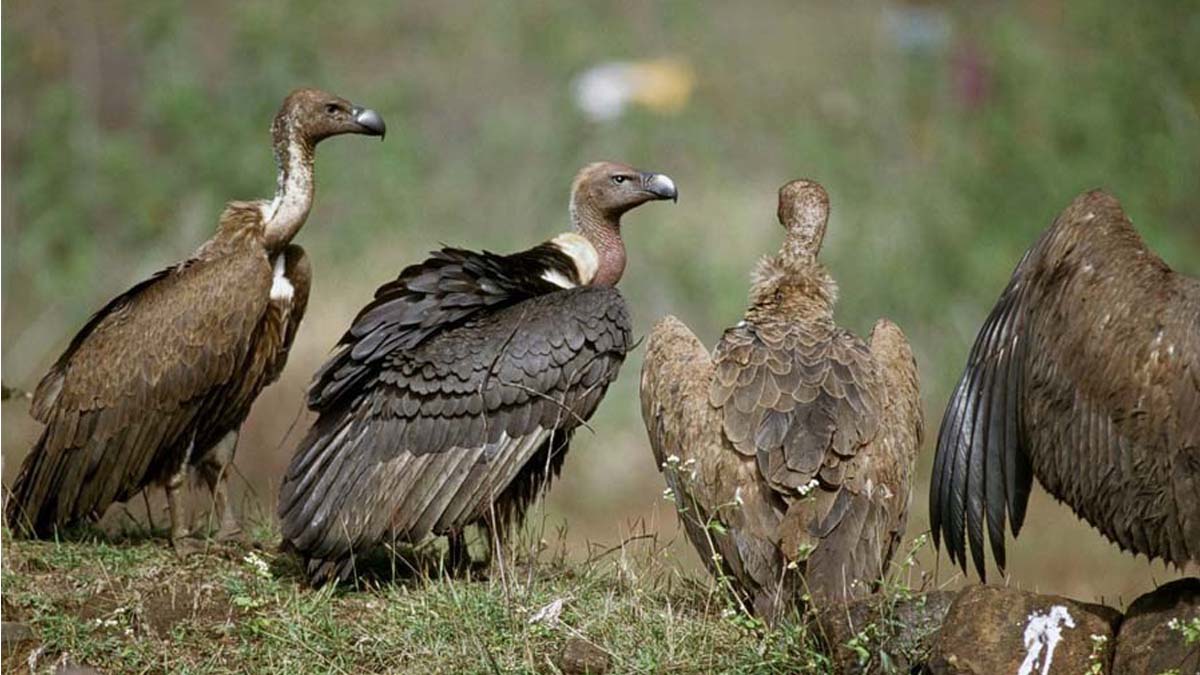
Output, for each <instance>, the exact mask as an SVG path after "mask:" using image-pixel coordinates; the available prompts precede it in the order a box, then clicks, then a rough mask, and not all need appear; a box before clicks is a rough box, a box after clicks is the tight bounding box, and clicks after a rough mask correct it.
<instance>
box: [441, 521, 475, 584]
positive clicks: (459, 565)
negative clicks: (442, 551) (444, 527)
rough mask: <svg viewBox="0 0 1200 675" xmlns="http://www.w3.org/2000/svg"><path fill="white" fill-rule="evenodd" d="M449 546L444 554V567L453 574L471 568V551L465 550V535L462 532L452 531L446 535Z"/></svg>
mask: <svg viewBox="0 0 1200 675" xmlns="http://www.w3.org/2000/svg"><path fill="white" fill-rule="evenodd" d="M446 541H447V543H449V545H450V549H449V551H447V553H446V567H447V568H448V569H449V571H450V572H451V573H453V574H458V573H460V572H463V571H466V570H468V569H470V568H471V551H470V550H468V548H467V535H466V533H465V532H463V531H462V530H454V531H452V532H450V533H449V534H447V535H446Z"/></svg>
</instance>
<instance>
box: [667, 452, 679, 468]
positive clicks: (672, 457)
mask: <svg viewBox="0 0 1200 675" xmlns="http://www.w3.org/2000/svg"><path fill="white" fill-rule="evenodd" d="M667 464H670V465H671V466H675V465H676V464H679V455H670V456H668V457H667Z"/></svg>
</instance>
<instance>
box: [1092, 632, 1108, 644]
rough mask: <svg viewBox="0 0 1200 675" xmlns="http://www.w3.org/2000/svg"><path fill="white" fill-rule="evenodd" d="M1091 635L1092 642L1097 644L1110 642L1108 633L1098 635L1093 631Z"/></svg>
mask: <svg viewBox="0 0 1200 675" xmlns="http://www.w3.org/2000/svg"><path fill="white" fill-rule="evenodd" d="M1089 637H1091V638H1092V642H1095V643H1096V644H1097V645H1102V644H1104V643H1105V642H1108V636H1107V635H1096V634H1095V633H1092V634H1091V635H1090V636H1089Z"/></svg>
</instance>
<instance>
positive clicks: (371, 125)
mask: <svg viewBox="0 0 1200 675" xmlns="http://www.w3.org/2000/svg"><path fill="white" fill-rule="evenodd" d="M350 114H351V115H354V121H355V122H356V123H357V124H358V126H360V127H362V129H363V131H362V133H364V134H366V135H368V136H378V137H379V140H383V137H384V136H385V135H386V134H387V125H386V124H384V123H383V118H382V117H380V116H379V113H377V112H375V111H374V110H371V109H370V108H363V107H361V106H354V107H353V108H351V109H350Z"/></svg>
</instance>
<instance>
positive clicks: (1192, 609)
mask: <svg viewBox="0 0 1200 675" xmlns="http://www.w3.org/2000/svg"><path fill="white" fill-rule="evenodd" d="M1197 619H1200V579H1197V578H1195V577H1192V578H1189V579H1177V580H1175V581H1172V582H1171V583H1169V584H1166V585H1164V586H1159V587H1158V588H1157V589H1155V590H1153V591H1151V592H1150V593H1147V594H1145V595H1143V596H1141V597H1140V598H1138V599H1137V600H1134V601H1133V603H1132V604H1130V605H1129V609H1127V610H1126V611H1125V621H1124V622H1123V623H1122V624H1121V630H1120V632H1119V633H1118V634H1117V653H1116V657H1115V658H1114V659H1113V670H1112V672H1113V673H1116V674H1117V675H1121V674H1123V673H1162V672H1170V671H1171V670H1172V669H1174V670H1175V672H1179V673H1200V644H1191V645H1189V644H1187V643H1186V642H1185V641H1184V638H1183V631H1181V630H1180V629H1179V628H1176V627H1173V626H1179V625H1181V624H1182V623H1184V622H1188V621H1193V620H1197Z"/></svg>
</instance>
